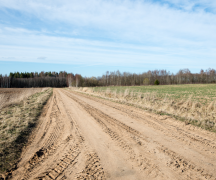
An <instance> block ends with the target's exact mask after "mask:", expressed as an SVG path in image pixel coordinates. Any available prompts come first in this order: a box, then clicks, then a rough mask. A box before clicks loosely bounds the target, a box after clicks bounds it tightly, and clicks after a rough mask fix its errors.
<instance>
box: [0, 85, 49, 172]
mask: <svg viewBox="0 0 216 180" xmlns="http://www.w3.org/2000/svg"><path fill="white" fill-rule="evenodd" d="M51 92H52V90H51V89H48V88H37V89H33V88H30V89H0V95H1V97H3V98H2V99H4V100H6V101H3V102H2V101H1V105H3V106H2V107H1V109H0V173H1V172H5V171H6V170H9V169H11V168H12V165H13V164H15V163H16V162H17V161H18V159H19V157H20V155H21V150H22V148H23V147H24V146H25V145H26V143H27V142H28V137H29V135H30V133H31V131H32V129H33V128H34V127H35V125H36V124H37V118H38V116H39V115H40V113H41V110H42V108H43V106H44V104H45V103H46V101H47V100H48V98H49V96H50V94H51Z"/></svg>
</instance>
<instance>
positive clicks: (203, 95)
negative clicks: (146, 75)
mask: <svg viewBox="0 0 216 180" xmlns="http://www.w3.org/2000/svg"><path fill="white" fill-rule="evenodd" d="M108 88H109V89H110V90H111V91H117V93H119V92H122V93H124V92H125V90H126V89H128V90H129V92H131V91H133V92H134V93H138V92H141V93H150V94H155V96H156V97H157V98H158V99H161V100H162V99H164V98H165V97H166V98H168V99H173V100H175V101H181V100H187V99H189V98H191V100H192V101H196V102H199V103H201V104H203V105H207V104H209V103H211V102H212V101H214V100H216V84H186V85H159V86H110V87H94V88H93V90H94V91H96V92H97V91H106V90H107V89H108Z"/></svg>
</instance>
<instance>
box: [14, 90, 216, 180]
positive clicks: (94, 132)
mask: <svg viewBox="0 0 216 180" xmlns="http://www.w3.org/2000/svg"><path fill="white" fill-rule="evenodd" d="M12 179H122V180H126V179H130V180H132V179H136V180H137V179H216V135H215V133H210V132H207V131H204V130H200V129H199V128H196V127H193V126H191V125H185V124H184V123H182V122H179V121H177V120H174V119H172V118H170V117H168V116H160V115H155V114H151V113H148V112H145V111H143V110H140V109H137V108H135V107H130V106H127V105H122V104H117V103H114V102H110V101H107V100H104V99H100V98H95V97H91V96H87V95H84V94H80V93H76V92H72V91H69V90H64V89H54V93H53V97H52V98H51V99H50V100H49V102H48V104H47V105H46V107H45V110H44V113H43V115H42V117H41V118H40V120H39V125H38V128H37V129H36V130H35V132H34V133H33V135H32V137H31V143H30V144H29V145H28V146H27V148H26V149H25V150H24V152H23V154H22V158H21V161H20V162H19V164H18V168H17V170H15V171H14V172H13V173H12Z"/></svg>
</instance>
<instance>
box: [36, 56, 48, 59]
mask: <svg viewBox="0 0 216 180" xmlns="http://www.w3.org/2000/svg"><path fill="white" fill-rule="evenodd" d="M46 58H47V57H43V56H42V57H38V58H37V59H43V60H44V59H46Z"/></svg>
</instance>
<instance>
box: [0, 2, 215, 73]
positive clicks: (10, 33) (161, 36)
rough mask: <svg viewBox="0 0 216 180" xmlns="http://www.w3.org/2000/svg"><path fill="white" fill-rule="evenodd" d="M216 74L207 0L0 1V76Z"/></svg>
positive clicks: (212, 24) (211, 10)
mask: <svg viewBox="0 0 216 180" xmlns="http://www.w3.org/2000/svg"><path fill="white" fill-rule="evenodd" d="M183 68H189V69H190V70H191V71H192V72H199V71H200V69H207V68H216V1H213V0H82V1H77V0H52V1H51V0H46V1H44V0H0V74H9V72H14V71H27V72H28V71H29V72H35V71H37V72H39V71H61V70H63V71H64V70H65V71H67V72H73V73H80V74H82V75H83V76H99V75H102V74H103V73H105V71H107V70H108V71H114V70H120V71H128V72H132V73H133V72H135V73H141V72H144V71H148V70H154V69H166V70H168V71H171V72H174V73H175V72H177V71H178V70H179V69H183Z"/></svg>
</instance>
